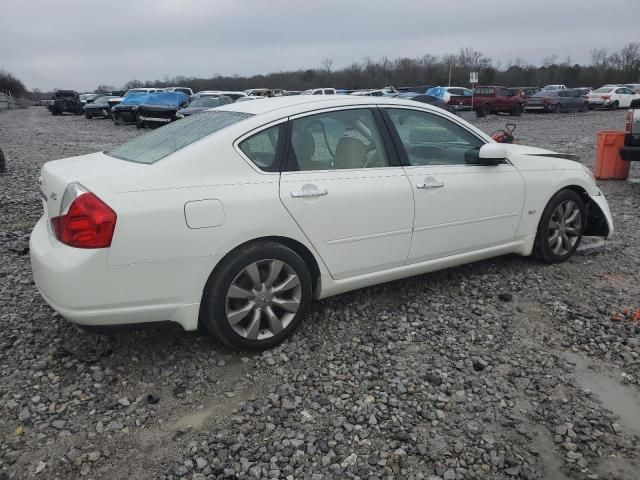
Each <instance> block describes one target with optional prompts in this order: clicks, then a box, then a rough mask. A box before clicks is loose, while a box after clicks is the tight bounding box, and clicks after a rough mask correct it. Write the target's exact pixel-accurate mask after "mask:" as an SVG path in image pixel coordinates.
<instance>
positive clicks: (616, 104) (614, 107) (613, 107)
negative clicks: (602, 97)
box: [611, 100, 620, 110]
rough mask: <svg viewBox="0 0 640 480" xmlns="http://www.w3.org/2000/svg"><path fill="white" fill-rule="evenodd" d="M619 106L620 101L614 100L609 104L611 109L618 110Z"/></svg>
mask: <svg viewBox="0 0 640 480" xmlns="http://www.w3.org/2000/svg"><path fill="white" fill-rule="evenodd" d="M618 108H620V103H619V102H618V101H617V100H616V101H615V102H613V103H612V104H611V110H618Z"/></svg>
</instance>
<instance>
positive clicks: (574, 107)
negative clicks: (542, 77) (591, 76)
mask: <svg viewBox="0 0 640 480" xmlns="http://www.w3.org/2000/svg"><path fill="white" fill-rule="evenodd" d="M524 109H525V111H527V112H533V111H539V112H545V113H560V112H586V111H588V110H589V102H587V97H585V96H584V95H581V92H580V90H574V89H567V90H541V91H540V92H538V93H536V94H534V95H533V96H531V97H529V98H527V100H526V103H525V105H524Z"/></svg>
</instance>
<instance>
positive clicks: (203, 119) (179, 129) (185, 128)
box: [105, 111, 251, 164]
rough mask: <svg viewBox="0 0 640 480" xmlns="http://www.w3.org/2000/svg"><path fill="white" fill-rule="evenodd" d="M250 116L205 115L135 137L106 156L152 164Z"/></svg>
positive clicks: (228, 114) (218, 113) (229, 114)
mask: <svg viewBox="0 0 640 480" xmlns="http://www.w3.org/2000/svg"><path fill="white" fill-rule="evenodd" d="M250 116H251V114H250V113H241V112H224V111H211V112H204V113H201V114H199V115H194V116H190V117H187V118H185V119H183V120H178V121H177V122H173V123H170V124H168V125H166V126H164V127H162V128H159V129H157V130H154V131H153V132H151V133H147V134H146V135H142V136H140V137H136V138H134V139H133V140H131V141H129V142H127V143H125V144H122V145H120V146H119V147H116V148H114V149H113V150H110V151H108V152H105V153H106V154H107V155H109V156H111V157H114V158H118V159H120V160H127V161H129V162H136V163H146V164H151V163H155V162H157V161H158V160H160V159H162V158H164V157H166V156H167V155H171V154H172V153H174V152H177V151H178V150H180V149H181V148H184V147H186V146H187V145H191V144H192V143H193V142H195V141H197V140H200V139H201V138H204V137H206V136H208V135H211V134H212V133H215V132H217V131H219V130H222V129H223V128H225V127H228V126H229V125H233V124H234V123H237V122H239V121H241V120H244V119H245V118H249V117H250Z"/></svg>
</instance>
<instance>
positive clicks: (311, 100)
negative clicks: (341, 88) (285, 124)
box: [216, 95, 440, 116]
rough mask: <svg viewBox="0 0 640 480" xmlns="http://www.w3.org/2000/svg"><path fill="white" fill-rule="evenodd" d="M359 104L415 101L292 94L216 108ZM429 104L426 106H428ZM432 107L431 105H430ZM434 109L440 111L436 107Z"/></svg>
mask: <svg viewBox="0 0 640 480" xmlns="http://www.w3.org/2000/svg"><path fill="white" fill-rule="evenodd" d="M352 105H353V106H359V105H398V106H400V105H403V106H414V107H415V102H412V101H411V100H408V99H406V100H403V99H398V98H391V97H368V96H356V95H316V96H312V95H292V96H288V97H273V98H267V99H265V100H263V101H261V102H240V103H230V104H228V105H224V106H222V107H217V108H216V110H227V111H233V112H243V113H250V114H253V115H260V114H263V113H268V112H273V111H275V110H283V112H282V113H283V116H286V115H296V114H298V113H304V112H307V111H311V110H317V109H321V108H332V107H346V106H352ZM427 107H428V106H426V107H424V108H427ZM428 108H431V107H428ZM434 111H440V110H439V109H434Z"/></svg>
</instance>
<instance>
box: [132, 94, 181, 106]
mask: <svg viewBox="0 0 640 480" xmlns="http://www.w3.org/2000/svg"><path fill="white" fill-rule="evenodd" d="M188 100H189V96H188V95H187V94H186V93H182V92H156V93H150V94H148V95H147V97H146V99H145V100H144V101H143V102H140V103H144V104H145V105H159V106H165V107H179V106H180V105H182V104H184V103H185V102H187V101H188Z"/></svg>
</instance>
